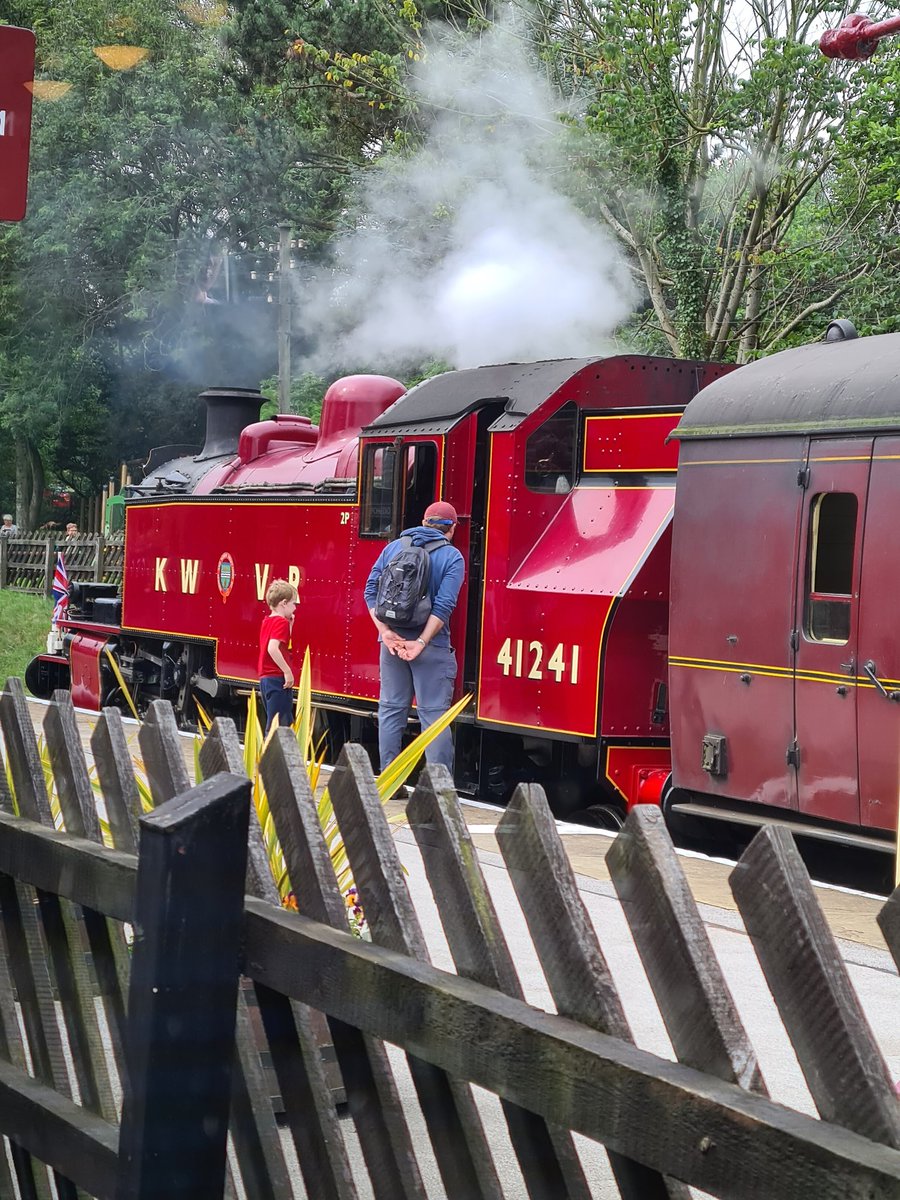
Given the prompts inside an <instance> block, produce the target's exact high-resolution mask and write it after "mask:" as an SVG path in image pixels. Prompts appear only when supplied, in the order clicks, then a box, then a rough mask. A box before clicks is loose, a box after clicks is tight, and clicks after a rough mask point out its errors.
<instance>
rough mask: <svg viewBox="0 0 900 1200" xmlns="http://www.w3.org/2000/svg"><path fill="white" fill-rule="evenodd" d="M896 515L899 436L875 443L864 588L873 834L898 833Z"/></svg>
mask: <svg viewBox="0 0 900 1200" xmlns="http://www.w3.org/2000/svg"><path fill="white" fill-rule="evenodd" d="M898 514H900V438H897V437H890V438H889V437H884V438H877V439H876V441H875V450H874V453H873V455H872V473H871V475H870V477H869V502H868V504H867V506H866V541H865V546H864V547H863V568H862V586H861V587H860V590H859V667H858V669H857V677H858V679H859V687H858V688H857V700H856V705H857V723H858V726H859V809H860V821H861V823H862V824H863V825H868V826H871V827H872V828H874V829H896V827H897V792H898V789H900V620H898V617H897V590H898V589H897V577H898V573H900V536H898V530H897V521H898ZM867 668H868V669H867ZM876 680H877V682H876Z"/></svg>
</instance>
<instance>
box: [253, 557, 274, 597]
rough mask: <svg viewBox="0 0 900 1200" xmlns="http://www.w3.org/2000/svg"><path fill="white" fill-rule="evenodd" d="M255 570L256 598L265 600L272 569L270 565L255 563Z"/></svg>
mask: <svg viewBox="0 0 900 1200" xmlns="http://www.w3.org/2000/svg"><path fill="white" fill-rule="evenodd" d="M253 569H254V570H255V571H256V598H257V600H265V598H266V588H267V587H268V586H269V571H270V569H271V568H270V567H269V564H268V563H254V564H253Z"/></svg>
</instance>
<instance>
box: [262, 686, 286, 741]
mask: <svg viewBox="0 0 900 1200" xmlns="http://www.w3.org/2000/svg"><path fill="white" fill-rule="evenodd" d="M259 690H260V693H261V694H262V698H263V704H265V706H266V733H268V732H269V728H270V726H271V724H272V722H273V720H274V719H275V717H276V716H277V717H278V724H279V726H280V727H281V728H282V729H290V727H291V721H293V719H294V689H293V688H286V687H285V686H284V676H283V675H263V677H262V679H261V680H260V681H259Z"/></svg>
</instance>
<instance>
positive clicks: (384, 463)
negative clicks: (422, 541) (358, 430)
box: [359, 444, 397, 537]
mask: <svg viewBox="0 0 900 1200" xmlns="http://www.w3.org/2000/svg"><path fill="white" fill-rule="evenodd" d="M396 461H397V451H396V449H395V448H394V447H393V446H392V445H389V444H386V445H383V446H366V448H365V452H364V453H363V466H362V508H361V512H360V515H359V532H360V535H361V536H363V537H390V536H391V518H392V516H393V509H394V471H395V467H396Z"/></svg>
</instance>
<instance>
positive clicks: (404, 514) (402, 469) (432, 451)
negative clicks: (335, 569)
mask: <svg viewBox="0 0 900 1200" xmlns="http://www.w3.org/2000/svg"><path fill="white" fill-rule="evenodd" d="M437 462H438V460H437V446H436V445H435V444H434V442H414V443H411V444H407V445H405V446H404V445H399V446H397V445H394V443H386V444H385V445H374V446H366V448H365V451H364V453H363V466H362V506H361V512H360V523H359V531H360V535H361V536H363V537H378V538H390V537H395V536H396V534H398V533H399V532H400V530H401V529H407V528H409V527H410V526H411V525H418V524H420V523H421V521H422V517H423V515H424V513H425V509H426V508H427V507H428V505H429V504H431V502H432V501H433V500H434V499H436V487H437Z"/></svg>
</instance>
